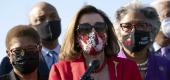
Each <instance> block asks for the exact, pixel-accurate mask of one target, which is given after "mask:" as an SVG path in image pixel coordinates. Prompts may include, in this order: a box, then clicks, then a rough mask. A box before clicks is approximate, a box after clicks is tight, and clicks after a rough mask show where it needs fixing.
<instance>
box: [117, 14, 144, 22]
mask: <svg viewBox="0 0 170 80" xmlns="http://www.w3.org/2000/svg"><path fill="white" fill-rule="evenodd" d="M138 21H142V22H144V21H146V18H145V16H144V15H143V14H142V13H141V12H139V11H136V12H135V11H129V12H128V13H127V14H125V15H124V16H123V17H122V19H121V21H120V23H127V22H138Z"/></svg>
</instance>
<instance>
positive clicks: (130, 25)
mask: <svg viewBox="0 0 170 80" xmlns="http://www.w3.org/2000/svg"><path fill="white" fill-rule="evenodd" d="M120 27H121V28H122V30H123V31H125V32H130V31H132V29H133V28H135V29H136V30H142V31H149V30H150V27H151V25H150V24H148V23H145V22H138V23H121V24H120Z"/></svg>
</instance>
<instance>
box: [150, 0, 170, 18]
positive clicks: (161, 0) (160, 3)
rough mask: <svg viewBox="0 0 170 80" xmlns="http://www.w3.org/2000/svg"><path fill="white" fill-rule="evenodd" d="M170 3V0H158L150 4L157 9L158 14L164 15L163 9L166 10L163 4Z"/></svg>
mask: <svg viewBox="0 0 170 80" xmlns="http://www.w3.org/2000/svg"><path fill="white" fill-rule="evenodd" d="M169 4H170V0H156V1H154V2H152V3H151V4H150V5H151V6H152V7H154V8H155V9H156V11H157V13H158V15H159V16H160V17H161V15H163V12H162V11H163V10H164V7H163V6H167V5H169Z"/></svg>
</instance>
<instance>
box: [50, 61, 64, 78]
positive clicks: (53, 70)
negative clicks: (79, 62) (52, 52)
mask: <svg viewBox="0 0 170 80" xmlns="http://www.w3.org/2000/svg"><path fill="white" fill-rule="evenodd" d="M49 80H61V75H60V73H59V70H58V68H57V66H56V65H55V64H54V65H53V66H52V68H51V70H50V74H49Z"/></svg>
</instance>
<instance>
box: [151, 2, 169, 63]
mask: <svg viewBox="0 0 170 80" xmlns="http://www.w3.org/2000/svg"><path fill="white" fill-rule="evenodd" d="M151 5H152V6H153V7H154V8H155V9H156V11H157V13H158V15H159V18H160V21H161V27H160V31H159V33H158V34H157V36H156V39H155V42H154V43H153V47H152V51H154V52H156V55H159V56H163V57H165V58H167V59H169V60H170V0H155V1H154V2H153V3H151Z"/></svg>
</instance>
